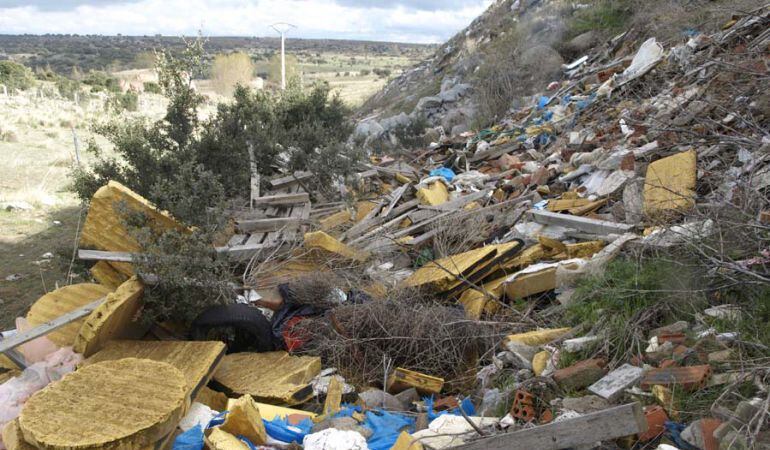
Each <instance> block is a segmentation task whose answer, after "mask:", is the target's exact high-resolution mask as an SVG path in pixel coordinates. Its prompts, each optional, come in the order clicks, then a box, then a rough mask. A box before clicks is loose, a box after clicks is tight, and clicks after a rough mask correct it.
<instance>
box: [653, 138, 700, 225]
mask: <svg viewBox="0 0 770 450" xmlns="http://www.w3.org/2000/svg"><path fill="white" fill-rule="evenodd" d="M696 159H697V158H696V153H695V150H694V149H690V150H688V151H686V152H682V153H679V154H676V155H673V156H669V157H667V158H663V159H659V160H657V161H655V162H653V163H651V164H650V165H649V166H648V167H647V175H646V176H645V180H644V212H645V214H648V215H652V214H655V213H660V212H663V211H670V210H680V209H688V208H691V207H693V206H694V205H695V183H696V181H697V170H696V162H697V161H696Z"/></svg>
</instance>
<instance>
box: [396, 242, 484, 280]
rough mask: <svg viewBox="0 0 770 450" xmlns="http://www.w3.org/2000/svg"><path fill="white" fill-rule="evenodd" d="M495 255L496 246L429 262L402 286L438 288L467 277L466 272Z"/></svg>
mask: <svg viewBox="0 0 770 450" xmlns="http://www.w3.org/2000/svg"><path fill="white" fill-rule="evenodd" d="M496 253H497V246H495V245H487V246H485V247H481V248H477V249H474V250H470V251H467V252H465V253H460V254H457V255H452V256H447V257H445V258H440V259H438V260H436V261H431V262H429V263H427V264H425V265H424V266H422V267H420V268H419V269H417V270H416V271H415V272H414V273H413V274H412V275H410V276H409V278H407V279H406V280H404V282H403V285H404V286H406V287H417V286H424V285H427V284H433V285H435V287H438V285H441V284H442V283H451V282H454V281H455V280H456V279H457V276H458V275H460V274H463V275H467V273H466V271H468V270H469V269H471V268H474V266H475V265H476V264H479V263H482V262H485V261H489V259H490V258H492V257H494V255H495V254H496Z"/></svg>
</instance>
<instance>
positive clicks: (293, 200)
mask: <svg viewBox="0 0 770 450" xmlns="http://www.w3.org/2000/svg"><path fill="white" fill-rule="evenodd" d="M308 201H310V195H308V193H307V192H298V193H296V194H279V195H268V196H265V197H259V198H254V199H252V200H251V203H252V204H253V205H255V206H256V205H260V206H276V205H296V204H297V203H305V202H308Z"/></svg>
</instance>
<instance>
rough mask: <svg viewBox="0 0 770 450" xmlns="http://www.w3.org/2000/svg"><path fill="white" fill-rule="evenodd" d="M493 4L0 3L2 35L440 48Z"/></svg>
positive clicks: (296, 0) (286, 0) (484, 0)
mask: <svg viewBox="0 0 770 450" xmlns="http://www.w3.org/2000/svg"><path fill="white" fill-rule="evenodd" d="M491 2H492V0H443V1H439V0H392V1H381V0H0V34H22V33H32V34H43V33H72V34H112V35H114V34H118V33H121V34H124V35H145V34H158V33H159V34H163V35H172V36H175V35H183V34H184V35H192V34H195V33H196V32H197V30H199V29H202V30H203V33H204V34H205V35H210V36H236V35H237V36H270V35H273V34H274V32H273V31H272V30H271V29H270V27H269V25H270V24H271V23H274V22H289V23H292V24H294V25H297V27H298V28H297V29H296V30H293V31H292V33H291V36H297V37H307V38H335V39H366V40H376V41H397V42H424V43H435V42H443V41H445V40H446V39H447V38H449V37H451V36H452V35H453V34H454V33H456V32H457V31H459V30H461V29H462V28H464V27H465V26H466V25H468V24H469V23H470V22H471V21H472V20H473V19H474V18H475V17H476V16H478V15H479V14H480V13H481V12H483V11H484V9H485V8H486V7H487V6H489V4H490V3H491Z"/></svg>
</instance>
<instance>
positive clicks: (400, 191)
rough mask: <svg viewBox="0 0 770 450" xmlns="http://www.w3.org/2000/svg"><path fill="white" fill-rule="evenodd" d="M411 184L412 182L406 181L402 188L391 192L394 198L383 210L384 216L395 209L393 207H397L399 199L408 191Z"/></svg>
mask: <svg viewBox="0 0 770 450" xmlns="http://www.w3.org/2000/svg"><path fill="white" fill-rule="evenodd" d="M409 186H411V184H409V183H406V184H404V185H403V186H401V187H400V188H398V189H396V190H395V191H393V193H392V194H391V197H392V199H391V200H390V204H389V205H388V206H387V207H386V208H385V210H384V211H383V212H382V217H388V214H390V212H391V211H393V208H395V207H396V203H398V201H399V200H401V197H403V196H404V193H405V192H406V190H407V189H409Z"/></svg>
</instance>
